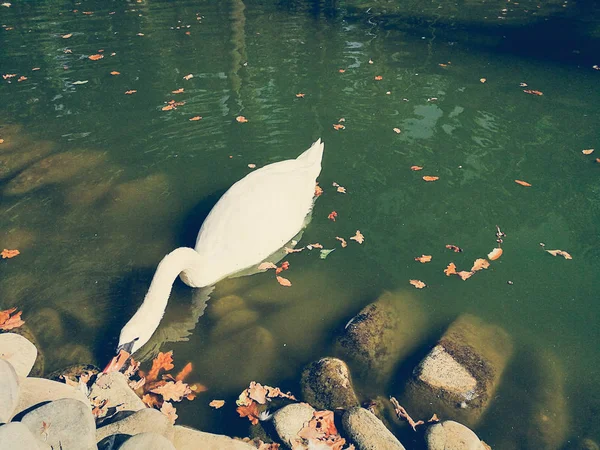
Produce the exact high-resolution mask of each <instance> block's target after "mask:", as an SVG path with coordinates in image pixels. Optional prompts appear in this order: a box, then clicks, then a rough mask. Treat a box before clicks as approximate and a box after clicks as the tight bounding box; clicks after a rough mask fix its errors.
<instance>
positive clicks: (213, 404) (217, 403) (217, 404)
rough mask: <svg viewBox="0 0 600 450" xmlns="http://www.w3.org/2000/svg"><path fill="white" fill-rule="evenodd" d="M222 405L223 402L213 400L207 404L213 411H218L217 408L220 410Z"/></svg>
mask: <svg viewBox="0 0 600 450" xmlns="http://www.w3.org/2000/svg"><path fill="white" fill-rule="evenodd" d="M224 404H225V400H213V401H211V402H210V403H209V404H208V406H211V407H213V408H215V409H219V408H222V407H223V405H224Z"/></svg>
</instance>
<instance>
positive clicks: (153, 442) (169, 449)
mask: <svg viewBox="0 0 600 450" xmlns="http://www.w3.org/2000/svg"><path fill="white" fill-rule="evenodd" d="M119 450H176V449H175V447H174V446H173V444H172V443H171V441H169V440H168V439H167V438H166V437H164V436H162V435H160V434H157V433H150V432H148V433H140V434H136V435H135V436H133V437H130V438H129V439H127V440H126V441H125V443H124V444H123V445H121V446H120V447H119ZM177 450H178V449H177Z"/></svg>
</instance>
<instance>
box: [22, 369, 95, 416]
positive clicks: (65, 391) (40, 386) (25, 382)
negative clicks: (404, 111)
mask: <svg viewBox="0 0 600 450" xmlns="http://www.w3.org/2000/svg"><path fill="white" fill-rule="evenodd" d="M19 384H20V395H19V403H18V404H17V406H16V408H15V411H14V415H17V414H20V413H22V412H23V411H26V410H28V409H29V408H31V407H32V406H35V405H37V404H39V403H44V402H49V401H53V400H58V399H62V398H71V399H75V400H79V401H80V402H83V403H85V404H88V405H89V401H88V399H87V397H86V396H85V394H84V393H83V392H82V391H80V390H79V389H76V388H74V387H72V386H69V385H67V384H65V383H59V382H58V381H52V380H46V379H45V378H32V377H28V378H20V379H19ZM89 408H90V410H91V407H89Z"/></svg>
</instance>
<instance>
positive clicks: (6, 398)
mask: <svg viewBox="0 0 600 450" xmlns="http://www.w3.org/2000/svg"><path fill="white" fill-rule="evenodd" d="M18 402H19V378H18V377H17V372H15V369H14V368H13V366H12V364H11V363H9V362H8V361H5V360H4V359H0V422H8V421H9V420H10V418H11V417H12V415H13V413H14V411H15V409H16V407H17V404H18Z"/></svg>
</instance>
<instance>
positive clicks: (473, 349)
mask: <svg viewBox="0 0 600 450" xmlns="http://www.w3.org/2000/svg"><path fill="white" fill-rule="evenodd" d="M511 354H512V340H511V338H510V336H509V335H508V334H507V333H506V332H505V331H504V330H503V329H501V328H500V327H498V326H496V325H490V324H487V323H485V322H483V321H482V320H481V319H479V318H477V317H475V316H472V315H468V314H466V315H463V316H461V317H459V318H458V319H457V320H456V321H455V322H454V323H452V324H451V326H450V327H449V328H448V330H447V331H446V333H445V334H444V335H443V336H442V338H441V339H440V341H439V342H438V343H437V345H436V346H435V347H434V348H433V349H432V350H431V352H429V354H428V355H427V356H426V357H425V358H424V359H423V360H422V361H421V363H420V364H419V365H418V366H417V367H416V368H415V370H414V372H413V376H412V377H411V379H410V381H409V382H408V385H407V389H406V392H405V395H404V398H405V399H406V400H407V402H406V403H407V404H408V405H409V409H410V411H411V413H412V414H413V415H415V416H416V417H429V416H431V415H432V414H433V413H437V414H438V415H440V416H443V417H452V418H454V419H456V420H460V421H461V423H465V424H467V425H470V426H472V425H474V424H476V423H477V422H478V421H479V419H480V418H481V415H482V414H483V413H484V412H485V411H486V409H487V407H488V406H489V404H490V401H491V400H492V398H493V397H494V393H495V391H496V388H497V387H498V384H499V383H500V379H501V377H502V373H503V371H504V369H505V367H506V365H507V363H508V361H509V359H510V356H511Z"/></svg>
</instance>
